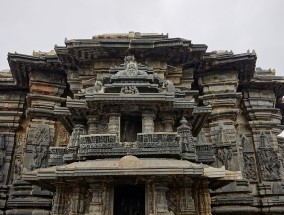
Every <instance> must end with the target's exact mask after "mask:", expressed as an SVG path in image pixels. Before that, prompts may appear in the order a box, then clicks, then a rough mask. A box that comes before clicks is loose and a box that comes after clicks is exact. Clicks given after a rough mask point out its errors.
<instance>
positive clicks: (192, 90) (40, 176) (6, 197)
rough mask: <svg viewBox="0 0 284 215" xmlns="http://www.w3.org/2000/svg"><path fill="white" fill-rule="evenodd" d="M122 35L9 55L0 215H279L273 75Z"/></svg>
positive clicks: (184, 45) (200, 48)
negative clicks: (51, 49) (31, 53)
mask: <svg viewBox="0 0 284 215" xmlns="http://www.w3.org/2000/svg"><path fill="white" fill-rule="evenodd" d="M206 50H207V46H206V45H204V44H192V43H191V41H190V40H187V39H181V38H169V37H168V35H163V34H148V33H147V34H146V33H139V32H129V33H125V34H103V35H98V36H94V37H93V38H91V39H75V40H67V39H66V40H65V46H55V48H54V51H51V52H48V53H45V52H34V53H33V55H24V54H18V53H9V54H8V62H9V65H10V71H5V72H2V73H0V82H1V83H0V93H1V101H0V119H1V120H0V214H5V215H41V214H43V215H47V214H52V215H210V214H220V215H225V214H255V215H264V214H271V215H276V214H277V215H281V214H284V174H283V163H284V159H283V158H284V138H282V137H280V136H278V135H279V134H280V133H281V132H282V130H283V129H284V127H283V122H284V121H283V117H282V115H283V114H284V103H283V102H282V97H283V95H284V78H283V77H279V76H275V71H274V70H262V69H260V68H255V64H256V59H257V57H256V53H255V52H254V51H253V52H249V51H248V52H247V53H243V54H234V53H233V52H232V51H213V52H206Z"/></svg>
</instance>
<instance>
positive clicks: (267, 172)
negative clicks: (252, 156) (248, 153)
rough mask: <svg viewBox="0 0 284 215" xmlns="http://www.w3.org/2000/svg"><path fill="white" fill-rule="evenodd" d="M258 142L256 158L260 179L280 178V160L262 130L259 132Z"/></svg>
mask: <svg viewBox="0 0 284 215" xmlns="http://www.w3.org/2000/svg"><path fill="white" fill-rule="evenodd" d="M259 142H260V145H259V147H258V149H257V158H258V162H259V168H260V170H261V177H262V179H263V180H267V181H271V180H280V179H281V172H280V167H281V166H280V161H279V159H278V155H277V153H276V151H275V149H273V148H272V146H271V144H270V143H269V140H268V137H267V135H266V134H265V133H264V132H261V133H260V135H259Z"/></svg>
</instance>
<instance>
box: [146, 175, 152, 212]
mask: <svg viewBox="0 0 284 215" xmlns="http://www.w3.org/2000/svg"><path fill="white" fill-rule="evenodd" d="M145 194H146V197H147V198H146V201H145V214H154V192H153V183H152V180H148V181H147V182H146V184H145Z"/></svg>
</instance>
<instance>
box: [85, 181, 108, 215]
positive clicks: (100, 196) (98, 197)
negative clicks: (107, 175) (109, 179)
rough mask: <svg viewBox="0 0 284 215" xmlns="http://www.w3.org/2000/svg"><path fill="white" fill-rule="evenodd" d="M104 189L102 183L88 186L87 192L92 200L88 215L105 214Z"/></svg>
mask: <svg viewBox="0 0 284 215" xmlns="http://www.w3.org/2000/svg"><path fill="white" fill-rule="evenodd" d="M104 188H105V186H104V185H103V184H102V183H96V184H90V189H89V191H90V193H91V194H92V200H91V203H90V207H89V213H88V215H103V214H105V206H106V205H104V204H106V192H105V189H104ZM106 207H107V206H106Z"/></svg>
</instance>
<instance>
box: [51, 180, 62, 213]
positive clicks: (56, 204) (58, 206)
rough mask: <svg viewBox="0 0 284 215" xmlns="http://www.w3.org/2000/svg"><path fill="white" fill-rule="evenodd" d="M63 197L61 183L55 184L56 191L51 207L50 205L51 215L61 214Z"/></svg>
mask: <svg viewBox="0 0 284 215" xmlns="http://www.w3.org/2000/svg"><path fill="white" fill-rule="evenodd" d="M63 195H64V189H63V183H57V184H56V191H55V193H54V195H53V205H52V211H51V214H52V215H60V214H63V212H64V211H63V210H64V205H63V204H62V203H63V198H64V197H63Z"/></svg>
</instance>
